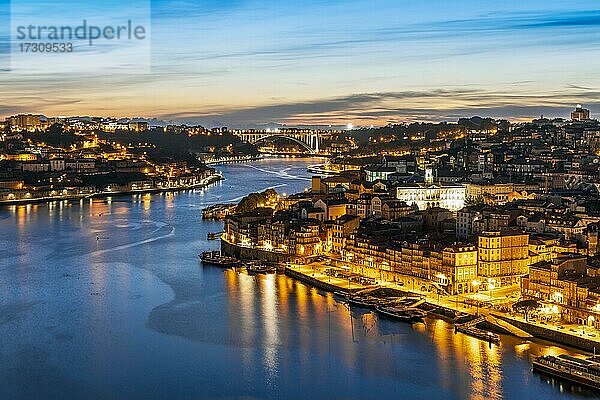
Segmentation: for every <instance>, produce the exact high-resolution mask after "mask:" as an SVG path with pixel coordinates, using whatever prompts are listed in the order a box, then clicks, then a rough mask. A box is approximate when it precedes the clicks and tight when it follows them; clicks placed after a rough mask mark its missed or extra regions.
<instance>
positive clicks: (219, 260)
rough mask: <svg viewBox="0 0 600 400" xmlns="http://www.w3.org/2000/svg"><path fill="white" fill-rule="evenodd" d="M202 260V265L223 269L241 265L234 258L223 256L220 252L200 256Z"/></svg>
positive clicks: (205, 253)
mask: <svg viewBox="0 0 600 400" xmlns="http://www.w3.org/2000/svg"><path fill="white" fill-rule="evenodd" d="M198 257H200V259H201V260H202V264H205V265H216V266H219V267H223V268H234V267H238V266H239V265H240V262H239V261H238V260H236V259H235V258H233V257H226V256H223V255H221V252H220V251H219V250H215V251H205V252H203V253H202V254H200V255H198Z"/></svg>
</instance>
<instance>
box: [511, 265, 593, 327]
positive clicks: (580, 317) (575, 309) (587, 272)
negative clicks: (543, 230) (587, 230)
mask: <svg viewBox="0 0 600 400" xmlns="http://www.w3.org/2000/svg"><path fill="white" fill-rule="evenodd" d="M590 261H591V263H590ZM521 294H522V295H523V296H524V297H529V298H535V299H538V300H541V301H544V302H547V303H550V304H551V305H552V307H551V308H552V309H555V310H556V313H560V315H561V318H562V319H563V320H565V321H567V322H569V323H575V324H578V325H592V326H595V327H596V328H598V327H599V326H600V306H599V304H600V276H598V265H597V260H596V265H594V261H593V259H589V260H588V259H587V257H585V256H581V255H577V254H561V255H560V256H559V257H557V258H555V259H553V260H551V261H540V262H538V263H535V264H533V265H531V266H530V269H529V275H527V276H525V277H523V280H522V282H521Z"/></svg>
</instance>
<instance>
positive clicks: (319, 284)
mask: <svg viewBox="0 0 600 400" xmlns="http://www.w3.org/2000/svg"><path fill="white" fill-rule="evenodd" d="M285 274H286V275H287V276H289V277H290V278H294V279H296V280H299V281H300V282H304V283H306V284H308V285H311V286H314V287H316V288H318V289H323V290H326V291H328V292H333V293H335V292H353V291H357V290H359V289H355V290H348V288H344V287H340V286H336V285H332V284H330V283H327V282H323V281H320V280H318V279H316V278H313V277H312V276H309V275H306V274H303V273H302V272H298V271H294V270H293V269H291V268H286V269H285Z"/></svg>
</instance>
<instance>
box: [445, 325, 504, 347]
mask: <svg viewBox="0 0 600 400" xmlns="http://www.w3.org/2000/svg"><path fill="white" fill-rule="evenodd" d="M454 329H455V330H456V332H460V333H464V334H465V335H469V336H472V337H474V338H476V339H480V340H484V341H486V342H490V343H499V342H500V336H498V335H496V334H495V333H493V332H490V331H486V330H483V329H479V328H477V327H475V326H473V325H467V324H457V325H455V326H454Z"/></svg>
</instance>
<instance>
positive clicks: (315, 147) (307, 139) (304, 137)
mask: <svg viewBox="0 0 600 400" xmlns="http://www.w3.org/2000/svg"><path fill="white" fill-rule="evenodd" d="M234 135H236V136H238V137H239V138H240V139H241V140H242V142H245V143H250V144H256V143H258V142H261V141H263V140H266V139H271V138H282V139H289V140H291V141H293V142H295V143H298V144H299V145H300V146H302V147H304V148H305V149H306V150H307V151H308V152H310V153H311V154H316V153H318V152H319V151H320V149H321V144H322V141H323V139H322V137H321V135H319V134H318V133H317V132H311V131H306V132H304V131H303V132H284V131H272V132H269V131H260V132H234Z"/></svg>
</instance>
